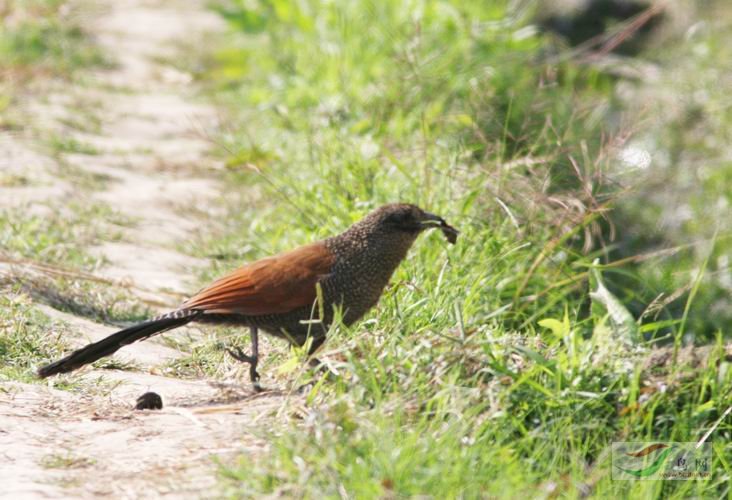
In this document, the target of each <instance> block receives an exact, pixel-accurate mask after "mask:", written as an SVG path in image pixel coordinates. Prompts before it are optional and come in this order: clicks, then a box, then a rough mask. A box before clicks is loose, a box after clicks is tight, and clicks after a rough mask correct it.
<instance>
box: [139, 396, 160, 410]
mask: <svg viewBox="0 0 732 500" xmlns="http://www.w3.org/2000/svg"><path fill="white" fill-rule="evenodd" d="M162 409H163V398H161V397H160V394H158V393H156V392H146V393H145V394H143V395H142V396H140V397H139V398H137V403H136V404H135V410H162Z"/></svg>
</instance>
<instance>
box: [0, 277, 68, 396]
mask: <svg viewBox="0 0 732 500" xmlns="http://www.w3.org/2000/svg"><path fill="white" fill-rule="evenodd" d="M68 333H69V331H68V328H67V327H66V326H64V325H63V324H61V323H58V322H55V321H52V320H50V319H49V318H48V317H47V316H46V315H45V314H43V313H41V312H40V311H38V310H37V309H36V308H35V306H34V305H33V303H32V301H31V300H30V297H29V296H27V295H25V294H20V293H16V292H14V291H12V289H8V288H7V287H4V288H3V289H2V294H0V360H1V361H2V362H1V363H0V377H2V378H5V379H6V380H8V379H9V380H20V381H27V382H30V381H34V380H37V378H36V377H35V369H36V368H37V365H38V364H39V362H40V361H42V360H48V359H52V358H57V357H59V356H61V355H62V354H63V353H64V352H66V351H68V348H69V346H68V343H67V342H66V341H65V340H64V337H65V336H66V335H68Z"/></svg>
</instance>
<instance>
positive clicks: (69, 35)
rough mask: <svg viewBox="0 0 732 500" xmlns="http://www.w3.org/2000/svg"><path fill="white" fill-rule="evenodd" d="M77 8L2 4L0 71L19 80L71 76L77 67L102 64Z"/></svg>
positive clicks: (38, 2) (39, 2) (42, 2)
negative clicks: (31, 77) (81, 21)
mask: <svg viewBox="0 0 732 500" xmlns="http://www.w3.org/2000/svg"><path fill="white" fill-rule="evenodd" d="M73 7H74V8H76V6H73ZM74 8H71V6H69V4H68V3H67V2H63V1H62V0H25V1H23V2H4V3H3V4H2V5H0V9H2V14H3V16H2V18H3V23H2V27H3V29H2V31H0V33H1V34H0V61H2V63H0V72H2V73H3V74H5V75H6V76H11V77H12V78H17V79H27V78H28V77H30V76H38V75H39V74H46V75H52V76H60V77H68V76H70V75H71V73H72V72H73V71H75V70H77V69H78V68H81V67H88V66H90V65H99V64H103V63H104V58H103V56H102V54H101V52H99V50H98V49H97V47H96V46H95V45H94V44H93V43H91V42H90V41H89V39H88V37H87V36H86V35H85V33H84V31H83V30H82V29H81V27H80V25H79V22H78V19H76V18H75V16H76V15H77V14H78V12H77V11H75V10H74Z"/></svg>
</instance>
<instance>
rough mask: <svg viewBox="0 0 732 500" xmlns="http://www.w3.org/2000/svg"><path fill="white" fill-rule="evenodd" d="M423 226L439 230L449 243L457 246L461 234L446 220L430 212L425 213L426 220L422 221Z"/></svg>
mask: <svg viewBox="0 0 732 500" xmlns="http://www.w3.org/2000/svg"><path fill="white" fill-rule="evenodd" d="M421 224H422V225H423V226H426V227H436V228H439V229H440V230H441V231H442V234H443V235H444V236H445V238H446V239H447V241H449V242H450V243H452V244H455V242H456V241H457V237H458V234H459V233H460V231H458V230H457V229H455V228H454V227H452V226H451V225H450V224H448V223H447V222H446V221H445V219H443V218H442V217H440V216H439V215H435V214H431V213H429V212H425V213H424V218H423V219H422V221H421Z"/></svg>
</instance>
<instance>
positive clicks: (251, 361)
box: [226, 347, 264, 392]
mask: <svg viewBox="0 0 732 500" xmlns="http://www.w3.org/2000/svg"><path fill="white" fill-rule="evenodd" d="M226 352H228V353H229V356H231V357H232V358H234V359H235V360H237V361H240V362H242V363H247V364H248V365H249V378H250V380H251V381H252V387H253V388H254V392H262V391H263V390H264V389H263V388H262V386H261V385H259V373H258V372H257V363H259V358H258V357H257V356H247V355H246V354H244V351H242V350H241V349H240V348H239V347H236V348H234V349H233V350H232V349H229V348H228V347H227V348H226Z"/></svg>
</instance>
